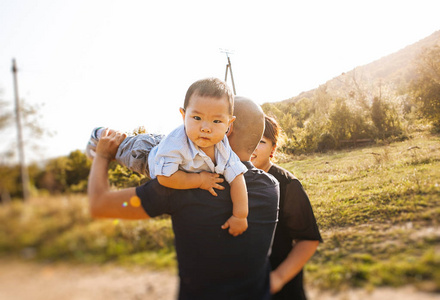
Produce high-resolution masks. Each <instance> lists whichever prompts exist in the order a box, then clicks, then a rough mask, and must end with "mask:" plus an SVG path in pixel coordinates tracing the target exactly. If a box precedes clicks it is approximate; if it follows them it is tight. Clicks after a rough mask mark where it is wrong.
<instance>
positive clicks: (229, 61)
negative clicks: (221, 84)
mask: <svg viewBox="0 0 440 300" xmlns="http://www.w3.org/2000/svg"><path fill="white" fill-rule="evenodd" d="M220 52H222V53H225V54H226V58H227V59H228V64H227V65H226V73H225V82H227V80H228V70H229V72H230V73H231V80H232V89H233V90H234V95H236V94H237V93H236V92H235V84H234V76H233V75H232V64H231V60H230V58H229V54H233V53H234V51H230V50H227V49H220Z"/></svg>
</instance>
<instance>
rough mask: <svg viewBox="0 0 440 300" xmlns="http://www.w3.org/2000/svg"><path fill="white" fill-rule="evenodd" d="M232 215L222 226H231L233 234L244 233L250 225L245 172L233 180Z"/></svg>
mask: <svg viewBox="0 0 440 300" xmlns="http://www.w3.org/2000/svg"><path fill="white" fill-rule="evenodd" d="M230 185H231V199H232V205H233V208H232V216H231V217H230V218H229V219H228V220H227V221H226V222H225V224H223V226H222V228H223V229H227V228H229V233H230V234H231V235H233V236H237V235H240V234H242V233H243V232H244V231H245V230H246V229H247V227H248V224H247V219H246V218H247V216H248V213H249V207H248V197H247V189H246V182H245V180H244V176H243V174H240V175H237V177H235V179H234V180H233V181H232V182H231V184H230Z"/></svg>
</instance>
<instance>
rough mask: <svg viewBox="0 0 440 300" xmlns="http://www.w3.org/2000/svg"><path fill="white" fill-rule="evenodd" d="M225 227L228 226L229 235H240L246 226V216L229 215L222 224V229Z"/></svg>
mask: <svg viewBox="0 0 440 300" xmlns="http://www.w3.org/2000/svg"><path fill="white" fill-rule="evenodd" d="M226 228H229V234H230V235H233V236H237V235H240V234H242V233H243V232H245V231H246V229H247V228H248V223H247V218H237V217H235V216H231V217H230V218H229V219H228V220H227V221H226V223H225V224H223V225H222V229H226Z"/></svg>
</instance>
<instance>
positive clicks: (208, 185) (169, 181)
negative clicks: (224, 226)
mask: <svg viewBox="0 0 440 300" xmlns="http://www.w3.org/2000/svg"><path fill="white" fill-rule="evenodd" d="M219 176H220V175H218V174H216V173H210V172H206V171H202V172H200V173H187V172H184V171H182V170H178V171H176V172H175V173H173V174H172V175H171V176H163V175H157V180H158V181H159V183H160V184H161V185H163V186H166V187H169V188H173V189H177V190H187V189H198V188H201V189H203V190H207V191H209V192H210V193H211V194H212V195H214V196H217V193H216V192H215V191H214V188H216V189H219V190H223V189H224V187H223V186H221V185H220V184H219V183H221V182H223V179H222V178H220V177H219Z"/></svg>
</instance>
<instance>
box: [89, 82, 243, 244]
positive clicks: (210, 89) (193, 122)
mask: <svg viewBox="0 0 440 300" xmlns="http://www.w3.org/2000/svg"><path fill="white" fill-rule="evenodd" d="M233 107H234V96H233V94H232V92H231V90H230V88H229V87H228V86H227V84H226V83H225V82H223V81H221V80H220V79H216V78H208V79H203V80H199V81H196V82H195V83H193V84H192V85H191V86H190V87H189V89H188V91H187V93H186V96H185V102H184V105H183V108H180V113H181V114H182V118H183V123H184V125H182V126H180V127H178V128H176V129H175V130H174V131H172V132H171V133H170V134H169V135H167V136H166V137H164V136H161V135H153V134H142V135H137V136H131V137H127V138H126V139H125V140H124V141H123V142H122V144H121V145H120V146H119V148H118V153H117V154H116V158H117V160H118V161H119V162H120V163H122V164H123V165H125V166H127V167H129V168H130V169H132V170H134V171H137V172H139V173H142V174H145V175H147V176H149V177H150V178H151V179H154V178H156V177H157V180H158V181H159V183H160V184H161V185H163V186H166V187H170V188H174V189H193V188H201V189H204V190H207V191H209V192H210V193H211V194H212V195H214V196H217V193H216V192H215V190H214V189H224V187H223V186H221V185H220V184H219V183H221V182H223V179H221V178H220V177H219V174H221V175H223V176H224V178H225V179H226V181H227V182H228V183H229V184H230V187H231V199H232V203H233V211H232V216H231V217H230V218H229V219H228V220H227V221H226V222H225V223H224V224H223V225H222V228H223V229H227V228H229V233H230V234H231V235H233V236H237V235H240V234H242V233H243V232H244V231H245V230H246V229H247V227H248V224H247V215H248V199H247V190H246V183H245V181H244V177H243V173H244V172H246V171H247V168H246V166H244V165H243V164H242V163H241V162H240V159H239V158H238V156H237V155H236V154H235V153H234V152H233V151H232V149H231V148H230V146H229V142H228V139H227V137H226V134H227V133H228V131H229V129H230V126H231V125H232V123H233V122H234V120H235V117H234V116H233ZM104 130H105V129H103V128H98V129H95V130H94V131H93V132H92V139H91V141H90V142H89V145H88V147H87V148H88V149H87V152H88V154H89V155H90V156H93V148H94V146H95V145H96V142H97V141H98V140H99V137H100V136H101V134H102V132H103V131H104ZM145 164H147V165H145Z"/></svg>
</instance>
